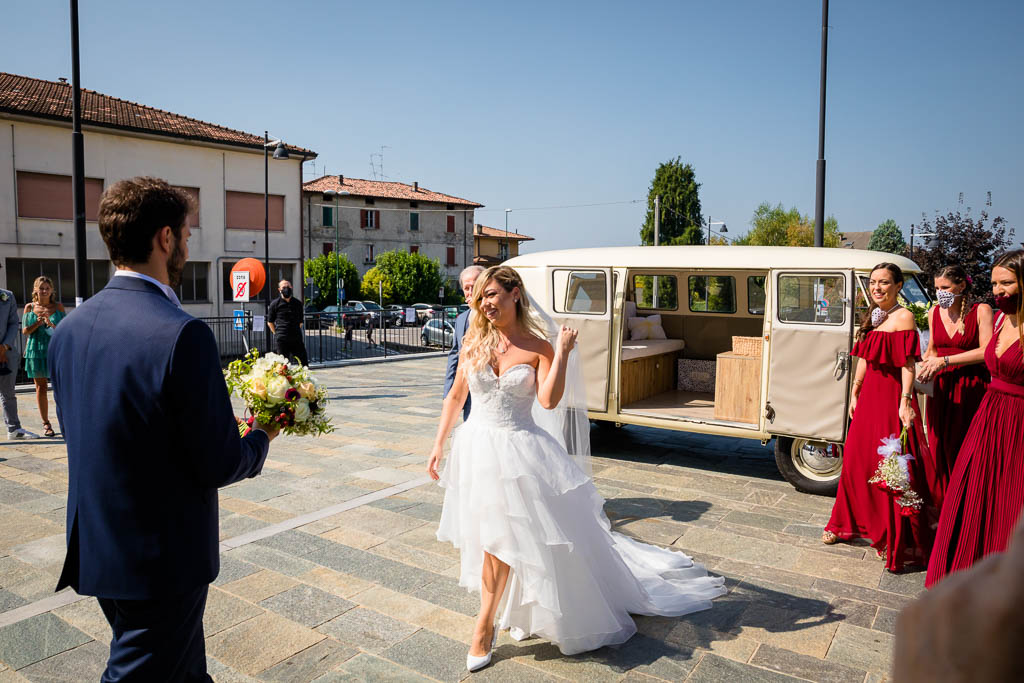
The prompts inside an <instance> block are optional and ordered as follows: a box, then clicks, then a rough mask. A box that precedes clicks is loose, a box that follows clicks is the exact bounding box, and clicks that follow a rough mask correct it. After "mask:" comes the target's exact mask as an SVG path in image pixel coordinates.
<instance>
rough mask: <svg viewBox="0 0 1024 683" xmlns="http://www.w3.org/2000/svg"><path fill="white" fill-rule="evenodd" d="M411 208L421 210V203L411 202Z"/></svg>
mask: <svg viewBox="0 0 1024 683" xmlns="http://www.w3.org/2000/svg"><path fill="white" fill-rule="evenodd" d="M409 208H410V209H418V208H420V203H419V202H409Z"/></svg>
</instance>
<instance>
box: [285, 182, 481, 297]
mask: <svg viewBox="0 0 1024 683" xmlns="http://www.w3.org/2000/svg"><path fill="white" fill-rule="evenodd" d="M303 201H304V204H305V205H304V207H303V208H304V211H305V212H306V219H305V221H304V223H305V225H308V226H310V228H311V230H310V231H309V232H308V233H307V235H306V239H307V247H306V248H307V250H308V251H309V253H310V254H312V255H313V256H318V255H320V254H329V253H331V252H333V251H334V250H335V249H338V250H340V251H341V252H342V253H343V254H345V255H346V256H348V259H349V260H350V261H352V263H354V264H355V266H356V268H358V269H359V274H360V275H365V274H366V271H368V270H369V269H370V268H372V267H373V265H374V263H375V262H376V260H377V256H378V255H380V254H382V253H384V252H386V251H395V250H399V251H408V252H416V253H420V254H423V255H424V256H427V257H429V258H432V259H437V261H438V262H440V264H441V273H442V274H443V275H444V276H445V277H447V278H448V279H449V280H451V281H454V280H455V279H457V278H458V275H459V272H460V271H461V270H462V269H463V268H465V267H466V265H468V264H471V263H472V262H473V253H474V252H473V249H474V247H473V215H474V210H475V209H478V208H480V207H481V206H483V205H482V204H478V203H476V202H473V201H470V200H468V199H462V198H460V197H454V196H452V195H447V194H442V193H440V192H432V191H430V190H428V189H426V188H423V187H420V186H419V183H413V184H412V185H407V184H405V183H395V182H383V181H377V180H362V179H359V178H348V177H345V176H339V175H328V176H323V177H321V178H317V179H316V180H311V181H309V182H307V183H306V184H305V185H303ZM410 303H411V302H410Z"/></svg>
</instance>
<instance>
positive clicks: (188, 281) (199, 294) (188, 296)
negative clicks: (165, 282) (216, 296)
mask: <svg viewBox="0 0 1024 683" xmlns="http://www.w3.org/2000/svg"><path fill="white" fill-rule="evenodd" d="M209 274H210V264H209V263H202V262H197V263H194V262H192V261H189V262H188V263H186V264H185V270H184V271H182V273H181V284H180V285H178V301H180V302H181V303H183V304H198V303H207V302H209V301H210V293H209V288H208V287H207V280H208V278H209Z"/></svg>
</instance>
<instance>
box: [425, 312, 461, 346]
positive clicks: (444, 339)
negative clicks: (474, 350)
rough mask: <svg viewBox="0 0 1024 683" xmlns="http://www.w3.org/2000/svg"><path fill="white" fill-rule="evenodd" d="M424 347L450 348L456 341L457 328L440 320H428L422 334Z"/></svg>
mask: <svg viewBox="0 0 1024 683" xmlns="http://www.w3.org/2000/svg"><path fill="white" fill-rule="evenodd" d="M420 339H421V340H422V341H423V345H424V346H443V347H445V348H450V347H451V345H452V342H453V341H454V340H455V327H454V326H453V325H452V324H451V323H450V322H446V321H444V320H441V319H440V318H434V319H433V320H428V321H427V324H426V325H424V326H423V331H422V332H421V333H420Z"/></svg>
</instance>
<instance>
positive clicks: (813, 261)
mask: <svg viewBox="0 0 1024 683" xmlns="http://www.w3.org/2000/svg"><path fill="white" fill-rule="evenodd" d="M884 261H888V262H890V263H895V264H896V265H897V266H899V267H900V268H902V269H903V270H905V271H907V272H909V273H920V272H921V268H920V267H919V266H918V265H917V264H916V263H914V262H913V261H911V260H910V259H908V258H906V257H903V256H896V255H895V254H886V253H884V252H880V251H868V250H866V249H840V248H829V247H733V246H718V245H715V246H704V245H693V246H668V247H595V248H591V249H562V250H556V251H540V252H535V253H531V254H522V255H520V256H516V257H515V258H512V259H509V260H508V261H505V263H504V265H507V266H534V267H539V266H595V267H613V268H614V267H619V268H622V267H625V268H702V269H708V268H710V269H721V270H736V269H746V268H756V269H761V270H767V269H768V268H801V269H807V268H841V269H854V270H869V269H870V268H872V267H873V266H875V265H877V264H879V263H882V262H884Z"/></svg>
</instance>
